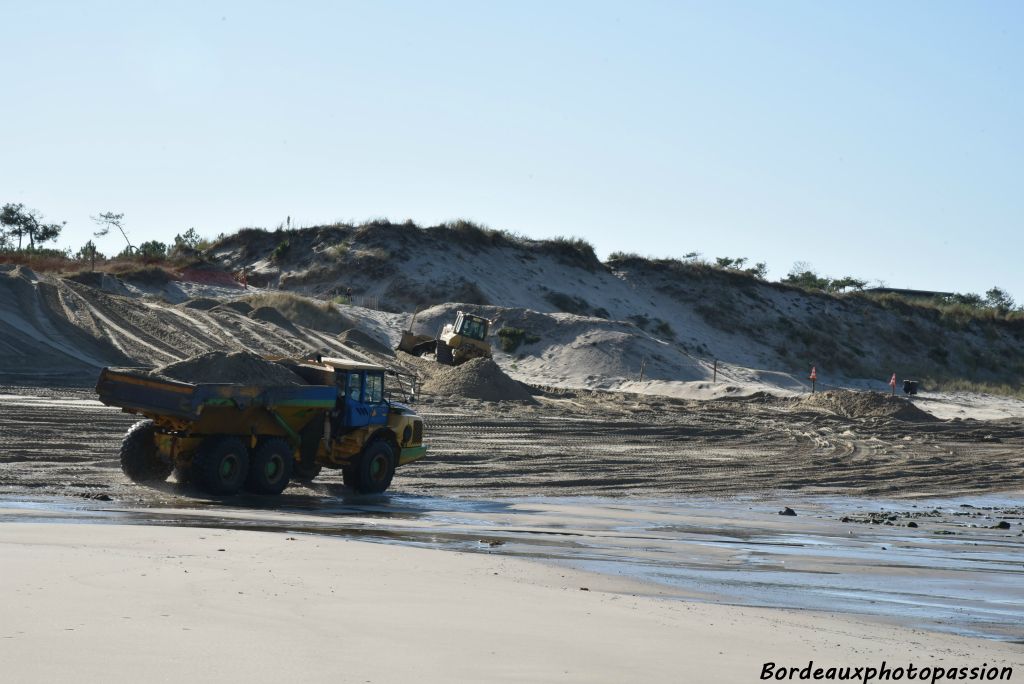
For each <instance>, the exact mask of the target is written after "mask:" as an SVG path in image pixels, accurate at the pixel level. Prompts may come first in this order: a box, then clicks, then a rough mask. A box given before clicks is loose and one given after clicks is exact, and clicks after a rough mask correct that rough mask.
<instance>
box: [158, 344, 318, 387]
mask: <svg viewBox="0 0 1024 684" xmlns="http://www.w3.org/2000/svg"><path fill="white" fill-rule="evenodd" d="M151 375H153V376H156V377H161V378H169V379H171V380H179V381H181V382H191V383H230V384H234V385H304V384H306V383H305V382H304V381H303V380H302V378H300V377H299V376H298V375H296V374H295V373H293V372H291V371H290V370H288V369H287V368H285V367H284V366H281V365H279V364H276V363H274V362H273V361H267V360H266V359H264V358H263V357H261V356H257V355H256V354H253V353H251V352H245V351H241V352H222V351H212V352H207V353H206V354H199V355H198V356H193V357H191V358H188V359H185V360H184V361H178V362H176V363H171V364H168V365H166V366H161V367H159V368H157V369H155V370H154V371H153V372H152V373H151Z"/></svg>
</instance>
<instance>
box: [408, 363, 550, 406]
mask: <svg viewBox="0 0 1024 684" xmlns="http://www.w3.org/2000/svg"><path fill="white" fill-rule="evenodd" d="M420 369H421V370H423V371H424V372H425V374H426V375H427V379H426V381H425V382H424V383H423V385H422V386H421V387H420V390H421V391H422V392H423V393H424V394H433V395H437V396H449V397H463V398H466V399H481V400H483V401H533V397H532V396H531V395H530V391H529V390H528V389H527V388H526V387H525V386H524V385H522V384H521V383H518V382H516V381H515V380H513V379H512V378H510V377H508V376H507V375H505V372H504V371H503V370H501V368H500V367H499V366H498V364H496V363H494V361H492V360H491V359H473V360H472V361H467V362H466V363H464V364H462V365H461V366H442V365H439V364H432V365H427V364H422V365H420Z"/></svg>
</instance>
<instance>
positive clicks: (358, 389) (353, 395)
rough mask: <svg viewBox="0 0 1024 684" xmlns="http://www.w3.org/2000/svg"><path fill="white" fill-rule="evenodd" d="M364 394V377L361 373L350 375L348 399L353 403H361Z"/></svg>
mask: <svg viewBox="0 0 1024 684" xmlns="http://www.w3.org/2000/svg"><path fill="white" fill-rule="evenodd" d="M362 392H363V376H362V374H360V373H349V374H348V398H349V399H350V400H352V401H360V400H361V399H362Z"/></svg>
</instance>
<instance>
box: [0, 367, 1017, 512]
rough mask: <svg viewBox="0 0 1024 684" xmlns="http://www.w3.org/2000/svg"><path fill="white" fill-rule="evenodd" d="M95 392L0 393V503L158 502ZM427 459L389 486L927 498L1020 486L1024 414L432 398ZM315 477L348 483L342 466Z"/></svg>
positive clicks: (472, 492) (431, 491) (752, 403)
mask: <svg viewBox="0 0 1024 684" xmlns="http://www.w3.org/2000/svg"><path fill="white" fill-rule="evenodd" d="M94 396H95V395H94V394H93V392H92V391H91V390H89V389H82V388H70V389H56V388H55V389H49V390H41V389H38V388H14V387H8V388H3V387H0V437H2V438H3V447H2V448H3V449H4V455H5V458H4V459H2V461H0V494H4V493H7V494H14V493H19V492H20V493H37V494H60V495H64V494H74V493H80V494H100V493H103V494H106V495H108V496H111V497H112V498H114V499H118V500H126V501H132V500H133V499H138V498H141V499H142V502H145V503H159V502H161V501H163V500H165V497H163V496H162V495H159V494H155V495H150V494H147V493H140V492H139V491H138V490H137V488H133V487H130V486H129V485H130V483H128V482H127V481H126V480H125V479H124V478H123V477H121V475H120V472H119V468H118V464H117V460H116V455H117V449H118V447H119V445H120V442H121V438H122V436H123V435H124V432H125V431H126V430H127V429H128V427H130V426H131V424H132V423H133V422H134V421H135V420H137V417H134V416H131V415H127V414H123V413H120V412H119V411H118V410H116V409H111V408H109V407H105V406H103V405H101V404H99V403H98V402H96V401H94V400H93V397H94ZM415 406H416V410H417V411H418V412H419V413H421V414H422V415H423V417H424V421H425V425H426V428H425V434H426V442H427V443H428V445H429V449H430V452H429V457H428V458H427V459H424V460H423V461H421V462H418V463H416V464H414V465H412V466H409V467H407V468H402V469H400V470H399V471H398V474H397V476H396V478H395V482H394V484H393V485H392V487H393V490H394V491H396V492H399V493H410V494H426V495H441V496H446V495H452V494H455V495H459V496H471V497H494V496H594V495H598V496H622V495H630V496H645V497H676V496H684V495H686V496H692V495H697V496H737V495H741V496H742V495H748V494H751V493H755V494H758V493H764V492H773V491H798V492H801V493H805V494H819V495H820V494H836V495H863V496H897V497H926V496H951V495H956V494H970V493H980V492H991V491H1001V490H1003V491H1012V490H1019V489H1020V488H1021V483H1022V482H1024V459H1022V458H1020V454H1021V453H1022V452H1024V419H1020V418H1017V419H1006V420H998V421H975V420H956V421H943V422H926V423H906V422H901V421H897V420H883V419H867V420H853V419H848V418H841V417H839V416H835V415H831V414H828V413H822V412H818V411H811V410H799V409H796V410H795V409H794V408H793V406H792V405H791V404H789V403H786V402H784V401H782V400H779V399H777V398H773V397H762V398H759V399H758V398H755V399H746V400H735V401H734V400H717V401H705V402H697V401H683V400H670V399H663V398H660V399H659V398H641V397H632V398H629V400H626V399H625V398H624V396H623V395H614V394H608V393H569V394H566V395H564V396H563V398H561V399H550V398H546V399H544V400H542V401H541V402H540V403H539V405H536V406H523V405H520V404H516V403H514V402H505V403H500V404H494V403H488V402H480V401H469V400H465V401H457V402H456V401H449V400H441V399H432V400H425V401H421V402H419V403H417V404H416V405H415ZM318 482H320V483H322V484H324V485H328V486H333V487H335V488H336V489H337V490H339V491H340V490H341V489H342V485H341V475H340V473H338V472H332V471H326V470H325V471H324V473H323V475H321V476H320V477H319V478H318Z"/></svg>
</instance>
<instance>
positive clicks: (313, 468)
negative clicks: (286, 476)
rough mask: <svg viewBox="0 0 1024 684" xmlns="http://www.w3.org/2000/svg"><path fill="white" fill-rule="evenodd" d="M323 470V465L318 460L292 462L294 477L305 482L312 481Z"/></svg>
mask: <svg viewBox="0 0 1024 684" xmlns="http://www.w3.org/2000/svg"><path fill="white" fill-rule="evenodd" d="M321 470H323V466H322V465H320V464H319V463H317V462H316V461H309V460H303V461H295V462H294V463H293V464H292V477H293V478H295V479H296V480H301V481H303V482H312V481H313V478H315V477H316V476H317V475H319V474H320V471H321Z"/></svg>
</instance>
